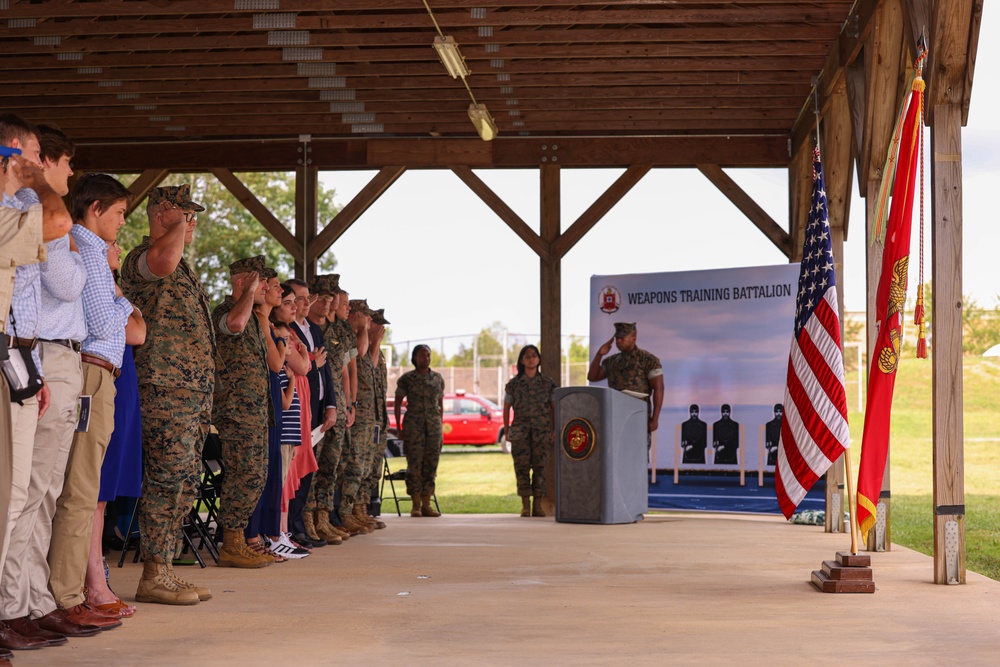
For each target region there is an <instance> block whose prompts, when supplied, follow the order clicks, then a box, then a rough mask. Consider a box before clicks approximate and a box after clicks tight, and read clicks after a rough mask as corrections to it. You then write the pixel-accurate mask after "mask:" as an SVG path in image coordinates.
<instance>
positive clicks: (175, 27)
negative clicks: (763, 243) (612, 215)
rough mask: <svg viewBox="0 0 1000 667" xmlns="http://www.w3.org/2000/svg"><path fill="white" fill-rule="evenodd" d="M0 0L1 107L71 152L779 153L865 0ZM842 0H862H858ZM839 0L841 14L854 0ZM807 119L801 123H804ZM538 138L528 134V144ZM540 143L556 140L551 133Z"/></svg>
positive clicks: (852, 41)
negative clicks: (486, 118) (446, 46)
mask: <svg viewBox="0 0 1000 667" xmlns="http://www.w3.org/2000/svg"><path fill="white" fill-rule="evenodd" d="M428 2H429V5H430V7H431V9H432V10H433V16H434V19H435V20H436V22H437V24H438V25H440V28H441V31H442V32H443V33H444V34H445V35H449V36H451V37H453V38H454V39H455V40H456V42H457V43H458V44H459V46H460V49H461V51H462V54H463V55H464V57H465V59H466V62H467V63H468V66H469V68H470V70H471V75H470V76H469V77H468V78H467V82H468V85H469V88H470V89H471V93H472V95H474V97H475V99H476V101H477V102H479V103H481V104H485V105H486V106H487V107H488V109H489V110H490V112H491V114H492V116H493V117H494V119H495V121H496V124H497V126H498V128H499V133H500V134H499V137H498V138H497V139H496V140H494V141H493V142H489V143H487V142H483V141H482V140H480V139H479V137H478V136H477V134H476V131H475V129H474V127H473V125H472V123H471V122H470V120H469V118H468V116H467V109H468V107H469V104H470V94H469V92H468V91H467V90H466V89H465V87H464V86H463V84H462V81H461V79H453V78H451V77H450V76H449V75H448V74H447V73H446V71H445V68H444V66H443V65H442V63H441V62H440V61H439V60H438V58H437V55H436V53H435V51H434V50H433V49H432V48H431V43H432V41H433V39H434V37H435V35H436V34H437V31H436V28H435V23H434V20H432V18H431V16H430V15H429V13H428V11H427V9H426V7H425V6H424V4H423V2H422V0H336V1H326V2H323V1H317V0H174V1H170V2H167V1H163V0H98V1H93V0H0V44H2V46H0V48H2V51H3V53H4V54H5V55H4V56H3V57H2V58H0V79H2V80H4V81H5V84H4V92H3V97H4V101H3V105H2V106H3V109H4V110H7V111H13V112H16V113H19V114H21V115H22V116H24V117H26V118H29V119H31V120H32V121H35V122H45V123H54V124H57V125H58V126H60V127H61V128H62V129H63V130H64V131H66V132H67V134H69V135H70V136H71V137H73V138H74V139H75V140H77V141H78V143H80V144H82V145H85V146H87V150H85V151H81V152H80V158H79V160H78V162H79V163H80V166H82V167H84V168H99V169H105V170H127V169H144V168H149V167H152V166H156V164H154V163H157V162H159V163H160V164H162V165H166V166H169V167H170V168H184V167H204V166H207V163H206V160H205V156H213V158H214V159H213V164H214V162H217V161H218V159H219V158H220V157H224V158H225V160H224V162H225V166H227V167H232V168H234V169H252V168H294V166H295V164H296V160H297V159H299V158H300V157H301V153H300V150H301V145H300V138H302V136H303V135H308V137H309V139H310V143H311V151H312V159H313V160H314V162H315V163H316V164H317V165H318V166H320V167H321V168H366V167H377V166H383V165H386V164H406V165H408V166H445V165H454V164H462V165H467V166H473V167H476V166H497V167H505V166H510V167H516V166H537V165H538V164H539V162H540V160H541V158H542V157H547V155H546V151H548V156H550V157H554V158H555V159H557V160H560V161H561V164H564V165H567V166H572V165H580V166H616V165H627V164H635V163H638V162H642V163H649V164H663V165H681V164H684V165H693V164H696V163H700V162H711V163H714V164H719V165H722V166H775V167H776V166H787V164H788V163H789V160H790V157H789V154H790V143H791V142H792V141H793V140H794V137H795V136H796V133H799V134H802V132H803V127H805V126H807V125H808V126H811V124H812V120H813V114H812V105H813V102H812V99H811V90H812V85H813V80H814V78H815V77H816V76H817V75H819V74H820V73H821V72H822V71H823V70H824V68H829V67H830V66H838V65H839V64H841V62H842V61H844V60H845V56H846V55H847V54H849V53H850V52H851V50H852V49H856V48H859V47H858V44H859V39H858V38H859V35H860V33H861V32H862V31H863V28H864V23H865V22H866V20H867V19H866V16H865V14H866V12H867V14H871V12H872V11H873V9H872V8H873V7H874V6H875V5H876V4H877V3H875V2H861V3H856V2H855V0H811V1H809V2H802V1H789V0H729V1H727V2H717V1H709V0H630V1H624V0H599V1H598V0H548V1H547V2H541V1H540V0H504V1H503V2H500V1H498V0H428ZM855 5H859V6H855ZM852 7H853V13H852ZM805 133H808V128H806V129H805ZM543 147H544V148H543ZM553 149H555V150H557V151H558V153H553Z"/></svg>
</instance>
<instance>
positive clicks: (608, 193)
mask: <svg viewBox="0 0 1000 667" xmlns="http://www.w3.org/2000/svg"><path fill="white" fill-rule="evenodd" d="M651 168H652V167H651V165H648V164H641V165H631V166H629V168H628V169H626V170H625V172H624V173H623V174H622V175H621V176H619V177H618V178H617V180H615V182H614V183H612V184H611V185H610V186H609V187H608V189H607V190H605V191H604V193H603V194H602V195H601V196H600V197H598V198H597V201H595V202H594V203H593V204H591V205H590V207H589V208H587V210H586V211H584V212H583V213H582V214H581V215H580V217H579V218H577V219H576V221H575V222H573V224H572V225H570V227H569V229H567V230H566V231H565V232H563V233H562V234H560V235H559V237H558V238H557V239H556V241H555V243H554V245H553V252H554V253H555V256H556V257H557V258H558V259H562V258H563V257H565V256H566V253H567V252H569V251H570V249H571V248H572V247H573V246H575V245H576V244H577V243H578V242H579V241H580V239H582V238H583V237H584V236H585V235H586V234H587V232H589V231H590V230H591V229H593V228H594V225H596V224H597V223H598V222H599V221H600V220H601V218H603V217H604V216H605V215H607V213H608V211H610V210H611V209H612V208H614V206H615V205H616V204H617V203H618V202H619V201H621V199H622V197H624V196H625V195H626V194H627V193H628V192H629V191H630V190H631V189H632V188H633V187H634V186H635V184H636V183H638V182H639V181H640V180H642V177H643V176H645V175H646V174H647V173H649V170H650V169H651Z"/></svg>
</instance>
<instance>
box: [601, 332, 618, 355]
mask: <svg viewBox="0 0 1000 667" xmlns="http://www.w3.org/2000/svg"><path fill="white" fill-rule="evenodd" d="M614 342H615V337H614V336H612V337H611V339H610V340H608V342H607V343H605V344H604V345H602V346H601V347H599V348H598V349H597V354H599V355H601V356H602V357H603V356H604V355H605V354H607V353H608V352H610V351H611V344H612V343H614Z"/></svg>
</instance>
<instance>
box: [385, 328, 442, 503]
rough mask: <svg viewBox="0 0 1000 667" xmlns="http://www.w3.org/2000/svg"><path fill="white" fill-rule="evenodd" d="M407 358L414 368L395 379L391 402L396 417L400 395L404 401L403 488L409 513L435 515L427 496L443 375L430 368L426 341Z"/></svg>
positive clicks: (437, 455)
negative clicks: (407, 501)
mask: <svg viewBox="0 0 1000 667" xmlns="http://www.w3.org/2000/svg"><path fill="white" fill-rule="evenodd" d="M411 360H412V361H413V363H414V365H416V366H417V369H416V370H412V371H409V372H407V373H404V374H403V375H402V376H401V377H400V378H399V380H398V381H397V382H396V402H395V409H396V410H397V417H398V416H399V413H398V411H399V410H400V407H401V406H402V404H403V399H404V398H405V399H406V402H407V405H406V416H405V417H404V419H403V429H402V433H403V442H404V448H405V449H406V492H407V494H409V496H410V498H411V499H412V500H413V511H411V512H410V514H411V516H437V512H435V511H434V510H433V508H432V507H431V497H432V496H433V495H434V481H435V478H436V477H437V468H438V461H439V460H440V459H441V445H442V433H441V407H442V406H441V404H442V402H443V400H444V378H443V377H441V375H440V374H438V373H435V372H434V371H432V370H431V369H430V348H428V347H427V346H426V345H418V346H417V347H415V348H414V349H413V355H412V357H411ZM397 423H398V420H397Z"/></svg>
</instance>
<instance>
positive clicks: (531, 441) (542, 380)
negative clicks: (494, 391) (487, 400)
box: [503, 345, 556, 516]
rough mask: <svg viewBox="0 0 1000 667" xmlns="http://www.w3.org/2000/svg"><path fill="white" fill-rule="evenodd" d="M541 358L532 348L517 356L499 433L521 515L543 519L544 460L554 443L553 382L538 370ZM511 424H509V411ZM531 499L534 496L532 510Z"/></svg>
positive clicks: (528, 346) (522, 349) (529, 347)
mask: <svg viewBox="0 0 1000 667" xmlns="http://www.w3.org/2000/svg"><path fill="white" fill-rule="evenodd" d="M541 363H542V355H541V354H539V352H538V348H537V347H535V346H534V345H525V346H524V347H522V348H521V352H520V354H518V355H517V375H515V376H514V377H512V378H511V379H510V382H508V383H507V387H506V389H505V390H504V397H503V431H504V433H505V434H506V438H507V440H509V441H510V452H511V454H512V455H513V457H514V476H515V477H516V478H517V495H519V496H521V516H545V512H544V511H543V510H542V504H541V500H542V498H543V497H544V496H545V461H546V459H547V458H548V454H549V449H550V448H551V447H552V445H553V442H554V439H553V438H554V431H553V424H554V423H555V419H554V413H555V402H554V401H553V398H552V397H553V393H554V392H555V388H556V383H555V382H553V381H552V378H550V377H548V376H545V375H542V374H541V372H540V371H539V370H538V369H539V366H540V365H541ZM511 408H513V409H514V423H513V425H511V424H510V410H511ZM531 496H534V497H535V503H534V511H532V507H531Z"/></svg>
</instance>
